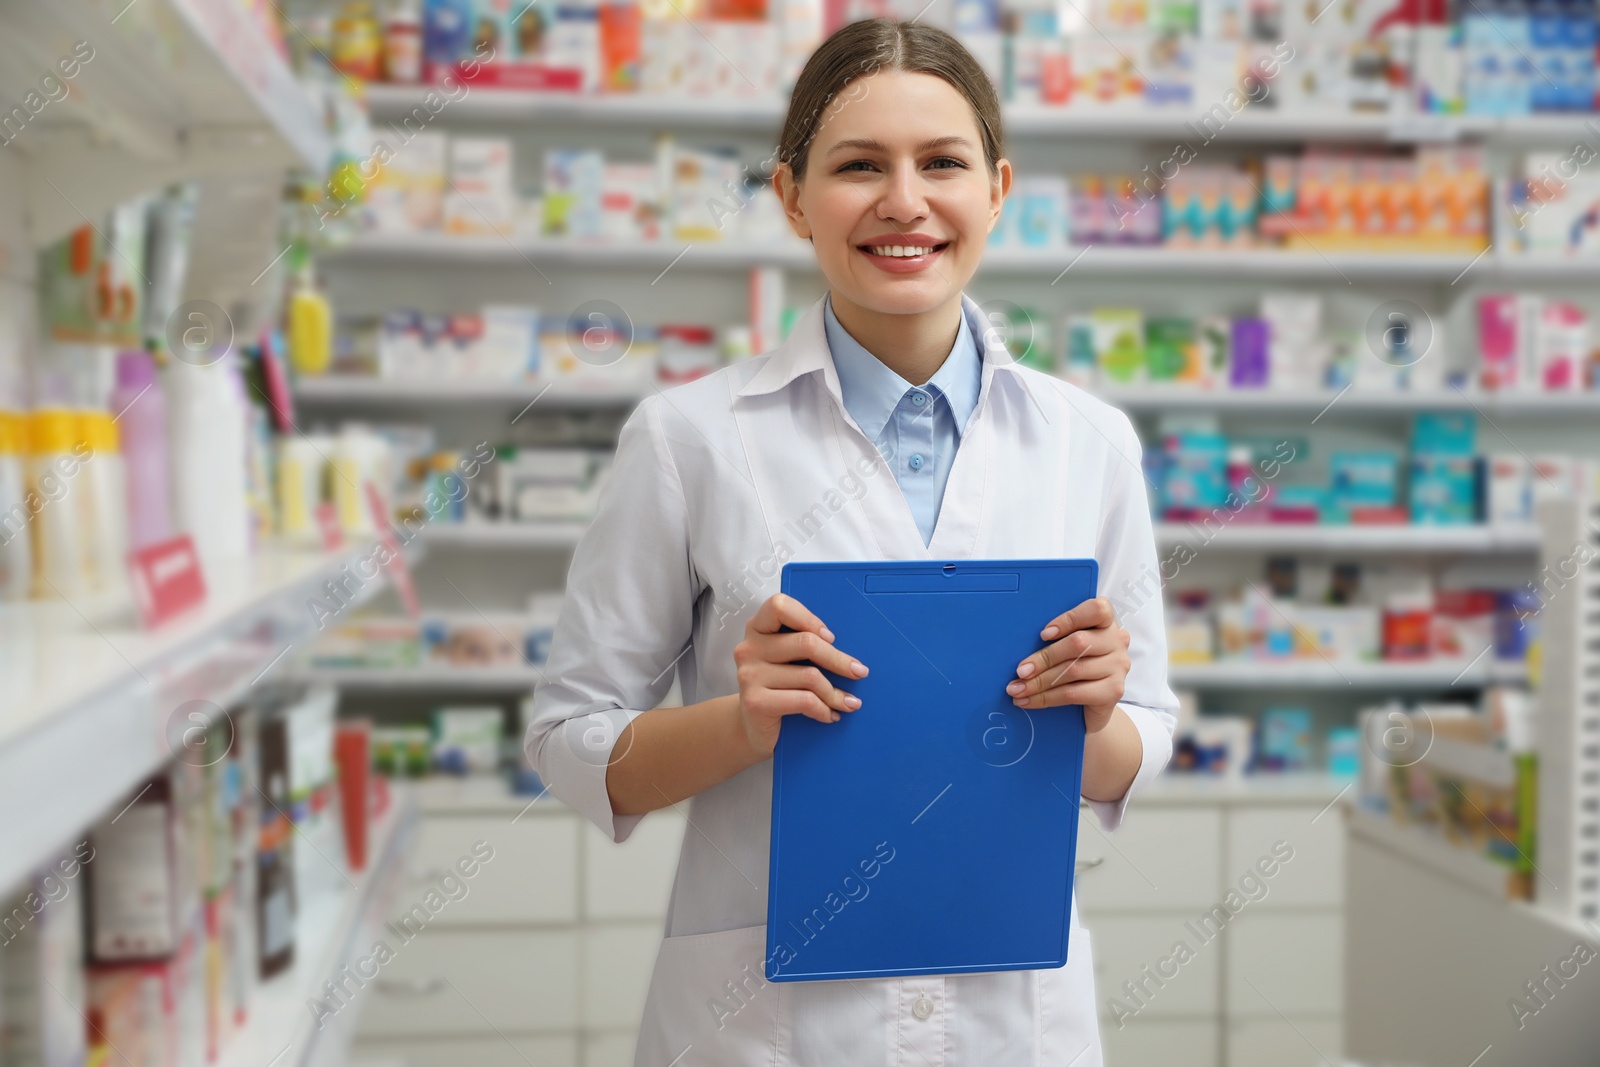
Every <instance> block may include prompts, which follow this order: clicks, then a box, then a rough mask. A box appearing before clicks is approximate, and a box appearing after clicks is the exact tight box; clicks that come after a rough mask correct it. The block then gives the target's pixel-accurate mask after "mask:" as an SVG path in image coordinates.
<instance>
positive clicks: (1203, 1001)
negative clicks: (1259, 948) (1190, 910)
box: [1086, 913, 1222, 1028]
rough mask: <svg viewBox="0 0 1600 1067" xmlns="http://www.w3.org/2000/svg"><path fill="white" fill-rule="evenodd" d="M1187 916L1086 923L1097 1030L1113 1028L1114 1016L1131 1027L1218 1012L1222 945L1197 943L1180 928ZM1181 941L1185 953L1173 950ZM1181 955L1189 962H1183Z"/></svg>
mask: <svg viewBox="0 0 1600 1067" xmlns="http://www.w3.org/2000/svg"><path fill="white" fill-rule="evenodd" d="M1186 918H1187V916H1185V915H1183V914H1181V913H1173V914H1151V915H1102V916H1100V917H1098V918H1095V919H1093V920H1092V921H1090V922H1088V923H1087V924H1086V925H1087V926H1088V929H1089V934H1090V936H1091V937H1092V938H1093V939H1094V986H1095V991H1096V992H1097V993H1098V994H1099V1001H1100V1003H1099V1005H1098V1006H1099V1010H1100V1019H1101V1023H1100V1025H1101V1026H1102V1028H1106V1027H1112V1028H1114V1027H1115V1026H1116V1020H1117V1019H1119V1018H1120V1019H1123V1020H1125V1021H1126V1022H1127V1024H1128V1025H1130V1026H1131V1025H1133V1022H1134V1021H1137V1022H1141V1023H1142V1022H1144V1021H1145V1020H1146V1019H1161V1018H1171V1017H1173V1016H1178V1017H1187V1018H1191V1019H1192V1018H1195V1017H1214V1016H1215V1015H1216V1014H1217V1013H1218V1012H1220V1011H1221V1010H1222V1007H1221V998H1220V992H1221V988H1222V952H1221V951H1220V948H1221V946H1220V944H1218V942H1217V941H1215V940H1213V941H1212V942H1211V943H1210V944H1205V943H1203V942H1201V941H1200V939H1199V938H1198V937H1196V936H1195V935H1194V934H1193V933H1192V932H1191V931H1189V930H1188V929H1186V928H1185V927H1184V921H1185V919H1186ZM1180 942H1181V943H1182V944H1183V945H1184V946H1186V947H1187V949H1188V952H1186V953H1175V952H1174V951H1173V949H1174V948H1175V947H1176V946H1177V945H1178V944H1179V943H1180ZM1185 956H1186V957H1187V959H1188V962H1182V957H1185ZM1147 967H1148V968H1149V970H1148V971H1146V970H1145V968H1147ZM1169 976H1170V977H1169ZM1128 982H1132V983H1133V986H1134V989H1133V990H1132V991H1129V990H1128V988H1127V986H1126V985H1125V984H1124V983H1128ZM1129 1012H1132V1013H1133V1014H1132V1016H1130V1015H1129Z"/></svg>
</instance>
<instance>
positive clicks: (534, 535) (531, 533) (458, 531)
mask: <svg viewBox="0 0 1600 1067" xmlns="http://www.w3.org/2000/svg"><path fill="white" fill-rule="evenodd" d="M587 526H588V524H587V523H583V522H497V523H489V522H479V523H460V524H456V525H450V524H445V523H433V524H432V525H429V526H426V527H423V534H422V537H423V540H424V541H425V542H426V543H427V544H429V545H451V546H456V547H460V548H524V549H541V548H546V549H548V548H571V547H573V546H574V545H576V544H577V543H578V539H579V538H580V537H582V536H583V531H584V530H585V529H586V528H587Z"/></svg>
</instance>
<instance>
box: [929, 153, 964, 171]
mask: <svg viewBox="0 0 1600 1067" xmlns="http://www.w3.org/2000/svg"><path fill="white" fill-rule="evenodd" d="M928 166H929V167H931V168H933V169H934V170H950V169H951V168H956V169H959V170H966V169H967V165H966V164H965V163H963V162H961V160H959V159H953V158H951V157H950V156H940V157H939V158H938V159H933V160H929V161H928Z"/></svg>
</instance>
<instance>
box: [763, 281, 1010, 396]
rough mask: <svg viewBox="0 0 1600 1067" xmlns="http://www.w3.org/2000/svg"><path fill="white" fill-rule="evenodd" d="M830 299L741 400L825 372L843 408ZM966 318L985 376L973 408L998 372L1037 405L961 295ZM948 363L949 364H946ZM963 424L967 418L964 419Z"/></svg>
mask: <svg viewBox="0 0 1600 1067" xmlns="http://www.w3.org/2000/svg"><path fill="white" fill-rule="evenodd" d="M826 302H827V298H826V297H823V298H822V299H820V300H818V301H817V302H816V303H815V304H812V305H811V307H810V308H809V309H808V310H807V311H806V313H805V314H804V315H802V316H800V319H799V321H797V322H796V323H795V324H794V329H793V330H792V331H790V334H789V337H788V339H787V340H786V341H784V342H783V343H782V344H781V345H779V346H778V347H777V348H775V349H773V350H772V352H771V354H770V355H768V356H767V357H766V358H765V359H764V360H762V361H761V363H760V365H759V366H758V367H757V368H756V369H755V372H754V373H753V374H751V375H750V377H749V379H748V380H747V381H746V382H745V383H744V385H743V386H741V387H740V388H739V389H738V391H737V393H736V395H737V396H740V397H747V396H762V395H764V394H767V393H775V392H777V391H778V390H780V389H784V388H787V387H788V386H789V384H790V383H791V382H793V381H794V380H795V379H796V378H799V377H801V376H802V375H806V374H813V373H817V372H821V374H822V379H823V383H824V385H825V386H826V388H827V390H828V392H829V393H831V394H833V398H834V399H835V400H837V401H838V402H839V406H840V407H843V406H844V397H843V394H842V393H841V391H840V389H839V372H838V370H837V368H836V367H835V366H834V360H833V356H832V354H831V351H830V350H829V348H828V337H827V327H826V323H825V322H824V317H825V305H826ZM961 309H962V311H963V313H964V314H963V317H964V318H965V319H966V321H967V323H968V324H969V326H968V328H969V329H971V328H972V327H971V325H970V324H972V323H977V324H978V328H977V329H976V330H975V331H974V334H973V336H974V340H976V341H977V343H978V344H977V347H978V351H979V352H980V353H981V354H982V356H983V378H982V382H981V384H980V386H979V389H978V396H977V400H976V402H975V405H981V404H982V403H983V399H984V395H985V393H986V392H987V391H988V390H989V388H990V384H991V379H992V378H993V376H994V375H995V374H996V373H999V374H1002V375H1004V376H1005V377H1007V378H1009V379H1011V380H1013V381H1015V382H1016V383H1017V384H1018V385H1019V386H1020V387H1021V388H1022V390H1023V392H1024V393H1025V394H1026V395H1027V396H1028V398H1029V399H1031V400H1032V401H1033V403H1034V404H1035V405H1037V404H1038V403H1039V400H1038V398H1037V397H1036V396H1034V395H1033V391H1032V390H1033V386H1032V385H1030V383H1029V382H1028V378H1027V375H1026V374H1025V373H1024V369H1023V368H1022V367H1021V366H1019V365H1018V364H1017V361H1016V359H1015V358H1014V357H1013V356H1012V355H1011V353H1010V352H1009V351H1007V350H1006V346H1005V344H1004V342H1003V341H1002V340H1001V337H1000V332H999V331H998V330H991V329H987V328H985V327H986V325H987V320H986V319H985V318H984V315H983V309H982V308H980V307H978V304H977V301H975V300H973V299H972V298H971V297H970V296H966V295H963V296H962V297H961ZM946 362H947V363H948V362H949V361H948V360H946ZM935 377H937V376H935ZM962 423H963V424H964V423H965V420H962Z"/></svg>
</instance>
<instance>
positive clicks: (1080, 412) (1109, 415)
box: [1015, 364, 1139, 449]
mask: <svg viewBox="0 0 1600 1067" xmlns="http://www.w3.org/2000/svg"><path fill="white" fill-rule="evenodd" d="M1015 371H1016V373H1017V374H1018V375H1019V376H1020V377H1021V379H1022V381H1023V382H1024V383H1025V384H1026V385H1027V387H1028V390H1029V392H1031V393H1032V394H1033V395H1034V397H1035V398H1037V399H1038V401H1039V404H1040V406H1041V407H1043V408H1044V413H1045V416H1046V417H1047V418H1049V419H1050V420H1051V421H1054V420H1055V419H1056V417H1057V416H1058V415H1060V416H1061V417H1062V418H1063V419H1065V420H1066V425H1067V426H1068V427H1070V429H1071V431H1072V434H1073V437H1074V438H1082V437H1085V436H1087V437H1091V438H1092V437H1099V438H1102V439H1107V440H1109V441H1111V442H1114V443H1115V444H1116V445H1117V446H1118V447H1124V448H1126V447H1132V448H1135V449H1136V448H1138V447H1139V433H1138V431H1137V430H1135V429H1134V426H1133V420H1132V419H1130V418H1128V416H1127V413H1126V412H1124V411H1123V410H1122V409H1121V408H1119V407H1115V406H1113V405H1111V404H1108V403H1106V402H1105V401H1104V400H1101V399H1100V398H1099V397H1097V396H1094V395H1093V394H1091V393H1089V392H1088V391H1086V390H1084V389H1082V388H1080V387H1078V386H1076V385H1073V384H1072V383H1071V382H1068V381H1063V380H1062V379H1060V378H1057V377H1056V376H1055V375H1053V374H1046V373H1045V372H1043V371H1039V370H1035V369H1033V368H1032V367H1026V366H1022V365H1020V364H1019V365H1017V366H1016V368H1015Z"/></svg>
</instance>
